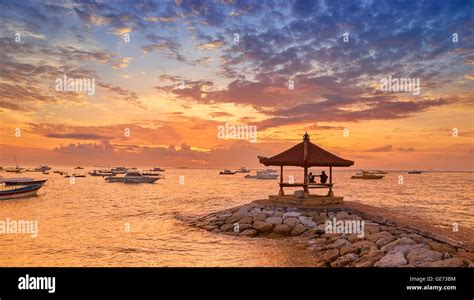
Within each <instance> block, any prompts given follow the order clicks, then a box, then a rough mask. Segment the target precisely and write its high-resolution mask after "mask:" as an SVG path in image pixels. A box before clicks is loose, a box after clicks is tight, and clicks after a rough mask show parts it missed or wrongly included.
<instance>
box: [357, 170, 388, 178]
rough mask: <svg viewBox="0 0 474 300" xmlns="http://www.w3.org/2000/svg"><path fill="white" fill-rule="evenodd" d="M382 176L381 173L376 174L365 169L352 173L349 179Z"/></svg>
mask: <svg viewBox="0 0 474 300" xmlns="http://www.w3.org/2000/svg"><path fill="white" fill-rule="evenodd" d="M383 177H384V176H383V175H377V174H373V173H370V172H367V171H362V172H359V173H357V174H355V175H353V176H352V177H351V179H382V178H383Z"/></svg>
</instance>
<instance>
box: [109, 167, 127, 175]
mask: <svg viewBox="0 0 474 300" xmlns="http://www.w3.org/2000/svg"><path fill="white" fill-rule="evenodd" d="M110 171H112V172H114V173H115V174H125V172H127V168H125V167H115V168H112V169H111V170H110Z"/></svg>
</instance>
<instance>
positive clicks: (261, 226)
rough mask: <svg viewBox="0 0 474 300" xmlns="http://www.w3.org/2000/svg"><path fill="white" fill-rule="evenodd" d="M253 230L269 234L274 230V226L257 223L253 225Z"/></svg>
mask: <svg viewBox="0 0 474 300" xmlns="http://www.w3.org/2000/svg"><path fill="white" fill-rule="evenodd" d="M253 228H255V229H257V230H258V231H260V232H269V231H271V230H272V229H273V225H272V224H270V223H267V222H262V221H256V222H254V223H253Z"/></svg>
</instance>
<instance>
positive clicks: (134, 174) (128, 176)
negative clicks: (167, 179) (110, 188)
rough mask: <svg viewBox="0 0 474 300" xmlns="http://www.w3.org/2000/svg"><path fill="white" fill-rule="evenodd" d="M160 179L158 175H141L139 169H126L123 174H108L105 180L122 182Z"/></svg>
mask: <svg viewBox="0 0 474 300" xmlns="http://www.w3.org/2000/svg"><path fill="white" fill-rule="evenodd" d="M158 179H160V178H159V177H149V176H143V175H142V174H141V173H140V172H139V171H135V170H134V171H127V172H126V173H125V176H109V177H106V178H105V180H106V181H107V182H123V183H154V182H155V181H157V180H158Z"/></svg>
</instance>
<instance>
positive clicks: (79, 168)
mask: <svg viewBox="0 0 474 300" xmlns="http://www.w3.org/2000/svg"><path fill="white" fill-rule="evenodd" d="M74 169H75V170H82V169H84V168H83V167H81V166H77V167H75V168H74Z"/></svg>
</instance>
